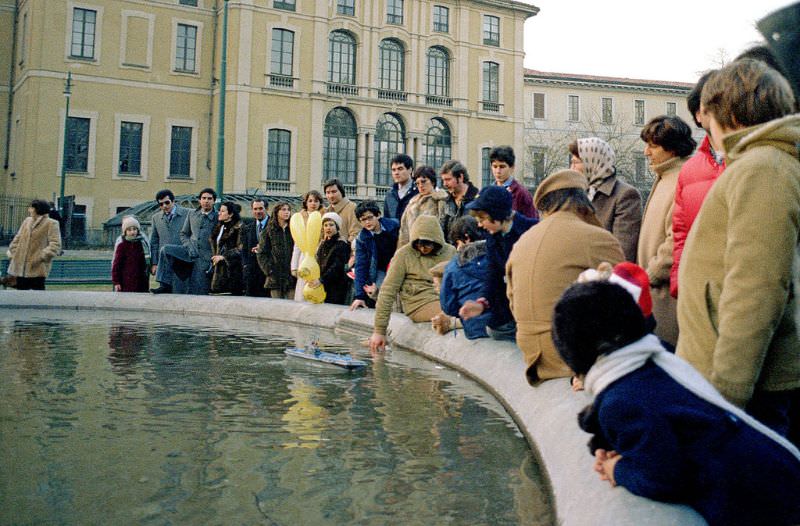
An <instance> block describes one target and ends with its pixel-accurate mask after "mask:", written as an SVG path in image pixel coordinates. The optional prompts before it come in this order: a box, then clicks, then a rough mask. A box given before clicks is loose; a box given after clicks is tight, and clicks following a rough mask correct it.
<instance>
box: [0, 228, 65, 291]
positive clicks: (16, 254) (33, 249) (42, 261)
mask: <svg viewBox="0 0 800 526" xmlns="http://www.w3.org/2000/svg"><path fill="white" fill-rule="evenodd" d="M60 251H61V232H59V230H58V221H56V220H55V219H50V218H49V217H47V216H46V215H43V216H37V217H36V218H33V217H26V218H25V221H23V222H22V226H20V227H19V232H17V235H16V236H14V239H13V240H12V241H11V244H10V245H9V246H8V257H9V258H11V261H9V264H8V273H9V274H11V275H12V276H17V277H20V278H46V277H47V276H48V275H49V274H50V268H51V267H52V266H53V258H54V257H56V256H57V255H58V253H59V252H60Z"/></svg>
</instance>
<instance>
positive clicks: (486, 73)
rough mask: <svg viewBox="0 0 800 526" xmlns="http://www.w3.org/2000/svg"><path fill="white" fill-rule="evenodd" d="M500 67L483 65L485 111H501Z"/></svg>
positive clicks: (494, 63) (486, 63) (488, 63)
mask: <svg viewBox="0 0 800 526" xmlns="http://www.w3.org/2000/svg"><path fill="white" fill-rule="evenodd" d="M499 102H500V65H499V64H497V63H496V62H484V63H483V111H500V104H499Z"/></svg>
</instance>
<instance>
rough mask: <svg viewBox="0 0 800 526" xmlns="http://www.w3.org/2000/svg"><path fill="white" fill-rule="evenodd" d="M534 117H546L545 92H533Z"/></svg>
mask: <svg viewBox="0 0 800 526" xmlns="http://www.w3.org/2000/svg"><path fill="white" fill-rule="evenodd" d="M533 118H534V119H544V93H534V94H533Z"/></svg>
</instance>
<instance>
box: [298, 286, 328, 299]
mask: <svg viewBox="0 0 800 526" xmlns="http://www.w3.org/2000/svg"><path fill="white" fill-rule="evenodd" d="M325 295H326V294H325V287H324V286H322V285H320V286H319V287H316V288H312V287H310V286H309V285H308V283H306V286H305V287H303V298H305V299H306V301H308V302H310V303H322V302H324V301H325Z"/></svg>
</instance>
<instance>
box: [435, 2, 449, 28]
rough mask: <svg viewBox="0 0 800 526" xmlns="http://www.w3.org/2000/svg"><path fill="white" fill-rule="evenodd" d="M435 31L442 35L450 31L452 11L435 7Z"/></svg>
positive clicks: (438, 6)
mask: <svg viewBox="0 0 800 526" xmlns="http://www.w3.org/2000/svg"><path fill="white" fill-rule="evenodd" d="M433 30H434V31H439V32H440V33H448V32H449V31H450V9H448V8H446V7H444V6H441V5H435V6H433Z"/></svg>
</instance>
